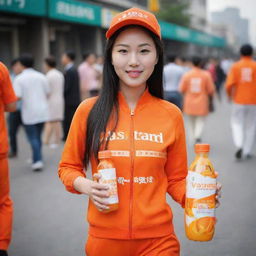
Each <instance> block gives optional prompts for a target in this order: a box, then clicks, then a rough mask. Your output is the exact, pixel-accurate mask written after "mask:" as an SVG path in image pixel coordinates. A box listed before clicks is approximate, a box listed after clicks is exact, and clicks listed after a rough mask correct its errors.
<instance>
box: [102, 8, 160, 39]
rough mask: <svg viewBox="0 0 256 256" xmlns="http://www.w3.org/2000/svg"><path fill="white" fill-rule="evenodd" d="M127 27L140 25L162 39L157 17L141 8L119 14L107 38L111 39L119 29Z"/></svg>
mask: <svg viewBox="0 0 256 256" xmlns="http://www.w3.org/2000/svg"><path fill="white" fill-rule="evenodd" d="M127 25H140V26H142V27H145V28H147V29H149V30H150V31H152V32H153V33H155V34H156V35H157V36H158V37H159V38H161V29H160V26H159V24H158V21H157V19H156V17H155V15H154V14H152V13H150V12H147V11H145V10H142V9H139V8H130V9H128V10H126V11H124V12H120V13H119V14H117V15H116V16H115V17H114V18H113V19H112V21H111V24H110V27H109V29H108V31H107V33H106V37H107V38H110V37H111V36H112V35H113V34H114V33H115V32H116V31H117V30H118V29H120V28H122V27H124V26H127Z"/></svg>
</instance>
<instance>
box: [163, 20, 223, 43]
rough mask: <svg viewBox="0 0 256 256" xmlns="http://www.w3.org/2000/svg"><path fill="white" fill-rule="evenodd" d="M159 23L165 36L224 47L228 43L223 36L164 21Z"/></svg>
mask: <svg viewBox="0 0 256 256" xmlns="http://www.w3.org/2000/svg"><path fill="white" fill-rule="evenodd" d="M159 23H160V26H161V33H162V37H163V38H167V39H172V40H177V41H182V42H190V43H193V44H200V45H204V46H211V47H224V46H225V45H226V42H225V39H224V38H221V37H217V36H212V35H210V34H207V33H203V32H198V31H196V30H192V29H189V28H185V27H182V26H178V25H175V24H172V23H167V22H164V21H160V22H159Z"/></svg>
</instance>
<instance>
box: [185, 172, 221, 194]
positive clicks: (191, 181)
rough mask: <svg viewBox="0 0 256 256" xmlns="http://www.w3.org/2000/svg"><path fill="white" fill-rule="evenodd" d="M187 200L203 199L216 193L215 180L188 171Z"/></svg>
mask: <svg viewBox="0 0 256 256" xmlns="http://www.w3.org/2000/svg"><path fill="white" fill-rule="evenodd" d="M186 192H187V195H186V197H187V198H194V199H199V198H204V197H209V196H211V195H214V194H215V193H216V178H211V177H208V176H203V175H201V174H200V173H196V172H192V171H188V176H187V191H186Z"/></svg>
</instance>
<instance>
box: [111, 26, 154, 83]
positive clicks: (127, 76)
mask: <svg viewBox="0 0 256 256" xmlns="http://www.w3.org/2000/svg"><path fill="white" fill-rule="evenodd" d="M157 61H158V57H157V51H156V47H155V44H154V41H153V39H152V38H151V37H150V36H149V35H148V34H147V33H146V32H145V31H144V30H143V29H140V28H136V27H135V28H128V29H126V30H124V31H123V32H121V33H120V34H119V35H118V37H117V38H116V41H115V43H114V45H113V49H112V64H113V66H114V69H115V72H116V74H117V76H118V77H119V84H120V87H121V88H122V87H124V86H125V87H130V88H136V87H141V86H146V81H147V80H148V78H149V77H150V76H151V74H152V72H153V71H154V67H155V65H156V64H157Z"/></svg>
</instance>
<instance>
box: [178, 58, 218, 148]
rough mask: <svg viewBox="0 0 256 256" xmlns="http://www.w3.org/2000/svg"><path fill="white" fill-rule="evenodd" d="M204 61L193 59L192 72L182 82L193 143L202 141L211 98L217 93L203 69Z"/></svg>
mask: <svg viewBox="0 0 256 256" xmlns="http://www.w3.org/2000/svg"><path fill="white" fill-rule="evenodd" d="M201 62H202V59H201V58H200V57H196V56H195V57H193V58H192V63H193V68H192V70H190V71H188V72H187V73H186V74H185V75H184V76H183V77H182V80H181V82H180V86H179V88H180V91H181V93H182V94H183V96H184V104H183V111H184V113H185V114H186V115H187V116H188V127H189V135H190V140H191V142H192V143H200V142H201V141H202V133H203V129H204V125H205V119H206V117H207V115H208V114H209V96H212V95H213V94H214V91H215V86H214V84H213V81H212V78H211V76H210V74H209V72H208V71H205V70H203V69H202V68H201Z"/></svg>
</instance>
